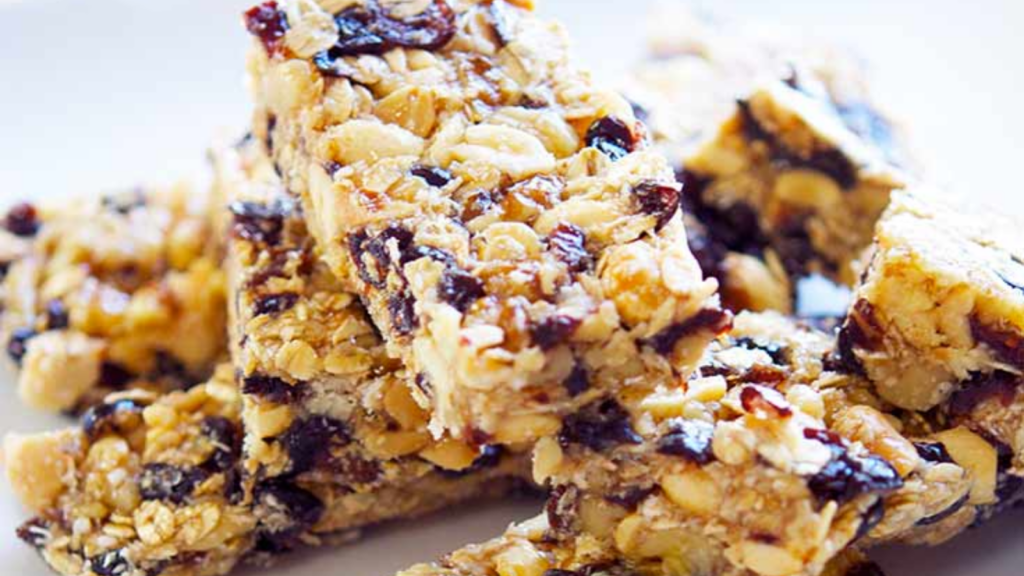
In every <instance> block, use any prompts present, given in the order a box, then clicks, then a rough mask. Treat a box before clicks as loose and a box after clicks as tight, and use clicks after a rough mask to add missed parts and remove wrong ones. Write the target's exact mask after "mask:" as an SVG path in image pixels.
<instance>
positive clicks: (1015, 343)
mask: <svg viewBox="0 0 1024 576" xmlns="http://www.w3.org/2000/svg"><path fill="white" fill-rule="evenodd" d="M971 334H972V335H973V336H974V339H975V340H976V341H978V342H980V343H983V344H985V345H986V346H988V347H989V349H990V350H991V351H992V352H993V353H994V354H995V355H996V357H998V358H999V359H1000V360H1002V361H1003V362H1006V363H1007V364H1010V365H1012V366H1016V367H1018V368H1024V337H1022V336H1021V335H1020V334H1018V333H1017V332H1015V331H1013V330H1004V329H1001V328H998V327H996V326H987V325H985V324H983V323H982V322H981V320H980V319H978V317H977V316H973V317H971Z"/></svg>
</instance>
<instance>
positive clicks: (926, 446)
mask: <svg viewBox="0 0 1024 576" xmlns="http://www.w3.org/2000/svg"><path fill="white" fill-rule="evenodd" d="M914 449H916V450H917V455H918V456H920V457H921V458H922V459H924V461H925V462H932V463H934V464H952V463H953V457H952V456H950V455H949V451H947V450H946V446H945V445H943V444H942V443H941V442H914Z"/></svg>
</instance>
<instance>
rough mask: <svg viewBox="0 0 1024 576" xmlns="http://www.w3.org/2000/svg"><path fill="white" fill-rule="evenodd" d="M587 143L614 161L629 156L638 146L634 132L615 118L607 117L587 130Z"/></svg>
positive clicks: (597, 121)
mask: <svg viewBox="0 0 1024 576" xmlns="http://www.w3.org/2000/svg"><path fill="white" fill-rule="evenodd" d="M586 143H587V146H589V147H591V148H597V149H598V150H599V151H601V152H602V153H604V155H605V156H608V158H610V159H611V160H612V161H615V160H618V159H620V158H622V157H624V156H626V155H628V154H629V153H630V152H632V151H633V150H634V149H636V145H637V141H636V136H635V135H634V134H633V131H632V130H631V129H630V128H629V126H627V125H626V123H625V122H623V121H622V120H619V119H618V118H616V117H614V116H605V117H604V118H601V119H600V120H596V121H595V122H594V123H593V124H591V125H590V128H588V129H587V135H586Z"/></svg>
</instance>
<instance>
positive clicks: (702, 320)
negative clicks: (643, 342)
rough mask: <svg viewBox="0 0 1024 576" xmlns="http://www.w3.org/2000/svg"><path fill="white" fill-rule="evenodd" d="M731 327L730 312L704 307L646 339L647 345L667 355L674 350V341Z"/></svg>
mask: <svg viewBox="0 0 1024 576" xmlns="http://www.w3.org/2000/svg"><path fill="white" fill-rule="evenodd" d="M731 327H732V314H730V313H729V312H727V311H725V310H720V309H718V308H704V309H703V310H700V311H699V312H697V313H696V314H694V315H693V317H692V318H689V319H687V320H686V321H684V322H680V323H679V324H673V325H671V326H669V327H668V328H665V329H664V330H662V331H661V332H659V333H657V334H655V335H654V336H652V337H651V338H650V339H648V340H647V345H649V346H650V347H651V348H653V349H654V351H655V352H657V353H658V354H661V355H663V356H668V355H670V354H672V353H673V352H674V351H675V348H676V343H678V342H679V341H680V340H681V339H683V338H685V337H687V336H690V335H692V334H696V333H697V332H701V331H705V330H707V331H710V332H712V333H713V334H715V335H718V334H722V333H724V332H725V331H726V330H728V329H729V328H731Z"/></svg>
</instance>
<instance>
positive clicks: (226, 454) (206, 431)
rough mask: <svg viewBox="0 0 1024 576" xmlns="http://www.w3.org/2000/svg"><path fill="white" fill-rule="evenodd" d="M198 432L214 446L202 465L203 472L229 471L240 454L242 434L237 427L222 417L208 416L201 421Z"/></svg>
mask: <svg viewBox="0 0 1024 576" xmlns="http://www.w3.org/2000/svg"><path fill="white" fill-rule="evenodd" d="M200 430H201V431H202V433H203V436H205V437H206V438H208V439H209V440H210V443H212V444H213V445H214V450H213V453H212V454H210V457H209V458H207V460H206V462H204V463H203V470H205V471H207V472H211V473H215V472H226V471H228V470H229V469H231V467H232V466H234V465H235V463H236V462H237V461H238V458H239V456H240V455H241V452H242V434H241V431H240V430H239V429H238V426H236V425H235V423H233V422H232V421H231V420H228V419H227V418H224V417H222V416H209V417H207V418H205V419H204V420H203V422H202V424H201V425H200Z"/></svg>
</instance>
